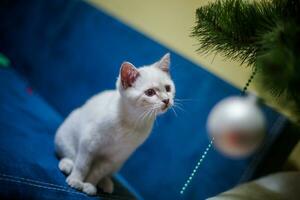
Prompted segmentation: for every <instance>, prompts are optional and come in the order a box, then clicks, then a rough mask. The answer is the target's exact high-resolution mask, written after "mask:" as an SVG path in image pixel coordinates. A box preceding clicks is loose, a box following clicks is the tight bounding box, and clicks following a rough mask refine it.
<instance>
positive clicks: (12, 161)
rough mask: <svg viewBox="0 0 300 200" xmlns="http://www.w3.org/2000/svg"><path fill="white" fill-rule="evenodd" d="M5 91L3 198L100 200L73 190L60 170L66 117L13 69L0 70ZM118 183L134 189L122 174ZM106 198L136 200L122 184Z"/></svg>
mask: <svg viewBox="0 0 300 200" xmlns="http://www.w3.org/2000/svg"><path fill="white" fill-rule="evenodd" d="M0 91H1V92H0V138H1V140H0V199H99V198H91V197H88V196H87V195H85V194H83V193H81V192H78V191H76V190H73V189H72V188H70V187H68V185H67V184H66V183H65V176H64V175H63V174H62V173H61V172H60V171H59V169H58V167H57V165H58V160H57V158H56V156H55V153H54V144H53V140H54V133H55V130H56V129H57V127H58V125H59V124H60V123H61V122H62V119H63V118H62V117H61V115H60V114H58V113H57V112H56V111H55V110H54V109H53V108H52V107H51V106H50V105H49V104H47V102H45V101H44V100H43V99H42V98H41V97H40V96H39V95H38V94H37V93H36V92H35V91H34V90H32V88H31V86H30V85H29V84H28V83H27V82H26V81H24V80H22V78H21V77H19V76H18V75H17V74H16V73H15V72H14V71H13V70H11V69H0ZM117 181H118V182H121V183H123V185H124V186H125V187H127V188H130V187H131V186H130V185H129V184H128V183H127V182H126V180H124V179H123V178H122V177H121V176H120V175H118V176H117ZM124 186H123V187H124ZM132 193H134V192H133V191H132ZM100 196H101V197H103V198H101V199H133V196H132V195H130V194H129V192H128V191H126V189H125V188H122V186H120V184H117V189H116V192H115V194H113V195H109V196H108V195H107V194H100Z"/></svg>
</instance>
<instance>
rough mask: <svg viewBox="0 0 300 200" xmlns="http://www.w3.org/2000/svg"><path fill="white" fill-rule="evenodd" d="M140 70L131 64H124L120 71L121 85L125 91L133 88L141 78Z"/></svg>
mask: <svg viewBox="0 0 300 200" xmlns="http://www.w3.org/2000/svg"><path fill="white" fill-rule="evenodd" d="M139 75H140V74H139V72H138V70H137V69H136V68H135V67H134V65H133V64H131V63H130V62H123V63H122V65H121V69H120V77H121V84H122V86H123V88H124V89H127V88H128V87H131V86H132V84H133V83H134V82H135V80H136V79H137V77H138V76H139Z"/></svg>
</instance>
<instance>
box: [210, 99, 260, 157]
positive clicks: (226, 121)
mask: <svg viewBox="0 0 300 200" xmlns="http://www.w3.org/2000/svg"><path fill="white" fill-rule="evenodd" d="M207 129H208V132H209V134H210V137H211V138H212V139H214V147H215V148H216V149H218V150H219V151H220V152H221V153H223V154H224V155H226V156H229V157H232V158H241V157H245V156H248V155H250V154H251V153H253V152H254V151H255V150H257V148H259V146H260V145H261V143H262V141H263V138H264V135H265V129H266V120H265V117H264V114H263V113H262V111H261V109H260V108H259V106H258V105H257V103H256V97H255V96H247V97H240V96H232V97H228V98H226V99H224V100H222V101H221V102H219V103H218V104H217V105H215V106H214V108H213V109H212V111H211V112H210V114H209V116H208V121H207Z"/></svg>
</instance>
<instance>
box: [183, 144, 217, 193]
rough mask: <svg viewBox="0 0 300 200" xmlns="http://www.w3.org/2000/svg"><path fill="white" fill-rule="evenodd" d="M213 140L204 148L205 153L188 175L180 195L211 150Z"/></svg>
mask: <svg viewBox="0 0 300 200" xmlns="http://www.w3.org/2000/svg"><path fill="white" fill-rule="evenodd" d="M213 141H214V138H212V140H211V141H210V143H209V144H208V146H207V147H206V149H205V151H204V152H203V153H202V155H201V157H200V159H199V161H198V162H197V164H196V166H195V168H194V169H193V171H192V173H191V174H190V176H189V177H188V179H187V180H186V182H185V184H184V185H183V186H182V188H181V190H180V194H183V193H184V191H185V190H186V188H187V187H188V186H189V184H190V183H191V181H192V179H193V177H194V176H195V174H196V173H197V170H198V168H199V166H200V165H201V163H202V162H203V160H204V159H205V157H206V155H207V153H208V151H209V150H210V149H211V147H212V144H213Z"/></svg>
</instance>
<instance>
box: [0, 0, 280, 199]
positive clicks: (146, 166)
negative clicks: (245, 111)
mask: <svg viewBox="0 0 300 200" xmlns="http://www.w3.org/2000/svg"><path fill="white" fill-rule="evenodd" d="M16 2H17V3H14V4H10V3H8V5H6V6H3V7H2V8H1V7H0V19H2V20H3V19H5V20H4V21H3V23H1V24H0V51H2V52H4V53H5V54H6V55H7V56H8V57H9V58H10V59H11V61H12V63H13V65H14V66H15V69H16V70H17V71H18V73H20V74H22V76H23V77H25V78H26V79H27V80H28V81H29V83H30V84H31V87H32V88H33V89H34V91H37V92H38V93H39V94H40V95H41V96H42V97H43V99H45V102H47V106H49V105H50V106H51V108H53V109H54V110H55V111H56V112H53V109H50V110H49V111H48V112H50V113H52V114H47V111H44V110H47V109H46V108H45V109H42V110H40V108H35V107H33V106H34V105H35V104H36V103H34V104H33V105H31V103H30V105H29V107H32V112H37V113H38V114H39V115H38V116H37V117H35V118H34V119H31V118H29V119H28V116H27V115H28V113H22V112H20V111H18V112H17V111H16V112H15V113H13V114H11V118H13V119H15V121H18V122H19V121H23V119H24V120H25V121H24V123H20V126H21V127H24V129H28V128H31V125H32V124H33V125H34V126H37V125H38V126H42V124H41V123H37V122H39V120H43V119H44V125H43V126H42V128H38V129H34V131H33V132H34V134H35V135H37V136H35V135H29V136H26V138H27V137H28V140H26V143H25V142H24V143H22V144H21V141H20V144H18V145H19V146H20V147H21V148H22V149H25V147H27V146H34V144H33V143H35V140H36V138H38V137H39V136H40V135H39V133H41V134H42V130H44V129H45V128H44V126H46V127H48V129H47V131H45V132H46V134H48V137H49V138H50V139H47V138H44V139H43V140H41V141H44V140H47V141H48V140H51V141H48V143H47V145H45V146H43V148H45V150H44V149H43V150H41V149H39V150H38V152H36V153H35V154H28V152H26V151H24V152H23V153H24V156H26V157H27V158H28V159H31V160H30V163H26V166H22V167H21V168H25V169H27V172H28V171H30V173H28V174H27V175H28V176H29V178H30V177H31V178H33V179H34V178H36V179H37V180H42V181H44V182H52V181H53V182H54V183H56V181H57V182H59V183H62V182H63V177H62V176H61V175H59V173H58V172H57V169H56V168H55V169H54V167H53V166H56V163H57V160H55V158H54V157H51V156H50V157H49V155H51V154H53V152H54V150H53V144H52V143H51V142H52V137H53V134H54V132H55V129H56V127H57V125H58V124H59V123H60V122H61V120H62V119H61V118H59V117H60V116H62V118H63V117H65V116H66V115H67V114H68V113H69V112H70V111H71V110H72V109H74V108H75V107H78V106H80V105H81V104H82V103H84V101H86V100H87V99H88V98H89V97H90V96H91V95H93V94H95V93H97V92H99V91H102V90H104V89H111V88H114V85H115V80H116V77H117V74H118V71H119V66H120V64H121V63H122V62H123V61H124V60H128V61H130V62H132V63H134V64H135V65H137V66H140V65H143V64H149V63H152V62H154V61H156V60H157V59H159V58H160V57H161V56H162V55H163V54H164V53H166V52H168V51H170V50H169V49H167V48H166V47H164V46H162V45H161V44H158V43H157V42H155V41H153V40H151V39H149V38H147V37H146V36H144V35H142V34H140V33H138V32H137V31H135V30H133V29H132V28H130V27H128V26H126V25H124V24H123V23H121V22H120V21H118V20H116V19H114V18H112V17H111V16H108V15H107V14H105V13H104V12H102V11H100V10H97V9H95V8H93V7H91V6H90V5H88V4H86V3H84V2H81V1H66V0H49V1H40V0H27V1H16ZM170 52H171V57H172V58H171V59H172V65H171V74H172V77H173V79H174V81H175V84H176V88H177V94H176V96H177V98H179V99H190V101H185V102H183V107H184V110H185V112H181V111H180V110H178V117H176V116H175V115H174V114H173V113H172V112H168V113H166V114H165V115H163V116H161V117H159V119H158V120H157V122H156V124H155V127H154V130H153V133H152V134H151V136H150V137H149V139H148V140H147V141H146V143H145V144H144V145H143V146H142V147H140V148H139V149H138V150H137V151H136V152H135V153H134V155H133V156H132V157H131V158H130V159H129V160H128V162H127V163H126V164H125V166H124V167H123V168H122V170H121V172H120V174H121V175H122V176H123V177H125V180H126V181H127V182H129V183H130V185H131V186H132V187H133V188H134V190H136V191H137V192H138V193H139V194H141V196H142V197H143V198H144V199H149V200H153V199H155V200H160V199H161V200H166V199H188V200H190V199H205V198H207V197H210V196H213V195H215V194H217V193H220V192H223V191H225V190H227V189H229V188H231V187H233V186H234V185H236V184H238V183H239V182H241V181H246V180H249V179H251V177H252V176H253V173H254V171H255V169H256V167H257V165H258V164H259V163H260V162H261V161H262V160H263V159H264V155H265V153H266V152H267V151H268V149H269V146H270V145H272V143H273V141H274V139H276V138H277V136H278V135H279V134H280V131H281V129H282V127H283V124H284V118H283V117H282V116H280V115H279V114H278V113H276V112H274V111H273V110H271V109H269V108H267V107H264V108H263V109H264V112H265V114H266V116H267V119H268V130H269V131H268V137H267V139H266V140H265V144H264V145H263V146H264V148H261V149H260V150H259V151H258V152H257V153H256V154H254V155H252V156H250V157H248V158H246V159H243V160H231V159H229V158H226V157H224V156H222V155H221V154H219V153H218V152H217V151H215V150H212V151H210V152H209V153H208V156H207V158H206V159H205V161H204V162H203V165H201V166H200V168H199V172H198V173H197V175H196V176H195V178H194V180H193V181H192V184H191V186H190V187H189V188H188V189H187V191H186V193H185V194H184V195H183V196H182V195H180V194H179V191H180V189H181V186H182V185H183V184H184V182H185V180H186V178H187V177H188V176H189V174H190V172H191V171H192V169H193V167H194V165H195V164H196V163H197V160H198V159H199V158H200V156H201V153H202V152H203V151H204V150H205V148H206V146H207V145H208V143H209V140H208V137H207V132H206V128H205V125H206V119H207V115H208V113H209V111H210V110H211V108H212V107H213V106H214V105H215V104H216V103H217V102H218V101H220V100H221V99H223V98H225V97H227V96H230V95H239V93H240V91H239V90H238V89H236V88H234V87H232V86H231V85H229V84H228V83H226V82H224V81H222V80H220V79H219V78H217V77H216V76H214V75H212V74H210V73H209V72H207V71H205V70H204V69H202V68H201V67H199V66H197V65H196V64H194V63H192V62H190V61H188V60H186V59H185V58H183V57H181V56H179V55H177V54H176V53H175V52H172V51H170ZM4 77H5V76H4ZM245 81H246V80H245ZM1 92H2V91H1ZM31 98H32V97H31ZM11 99H12V100H13V98H12V97H11V98H10V99H9V100H6V101H11ZM4 102H5V101H4ZM28 102H29V100H28ZM27 109H29V108H27ZM51 110H52V111H51ZM41 111H42V113H43V114H42V113H41ZM19 112H20V113H19ZM44 114H45V115H44ZM40 115H42V116H41V119H40V118H39V117H40ZM14 116H16V117H14ZM29 116H34V115H32V114H29ZM51 116H52V118H51ZM50 119H51V120H50ZM1 120H2V121H4V122H5V123H4V124H6V123H7V121H6V120H7V119H6V114H5V115H1ZM26 120H31V123H29V124H30V126H29V125H26V124H27V123H25V122H26ZM35 120H36V121H35ZM9 127H10V126H7V125H5V126H4V127H1V129H2V130H1V134H2V132H4V131H5V133H6V132H8V133H9V131H8V130H9ZM18 127H19V125H18V126H14V128H15V129H16V130H15V131H13V134H17V135H16V137H22V133H18V131H17V130H18ZM20 134H21V135H20ZM44 134H45V133H44ZM32 140H34V141H32ZM9 142H10V143H11V144H13V142H12V141H8V142H7V144H8V143H9ZM27 143H28V144H27ZM13 151H15V149H14V148H12V149H9V150H7V152H8V153H9V152H13ZM36 154H37V155H40V156H39V157H38V158H36V157H35V156H34V155H36ZM3 155H4V154H3ZM282 156H285V155H282ZM2 157H5V156H2V155H1V164H2V163H9V162H8V160H7V159H2ZM43 159H49V162H47V163H48V164H51V166H52V167H53V168H51V169H48V168H45V170H44V171H43V172H42V173H43V176H39V170H37V169H35V167H34V166H35V165H38V166H39V165H40V163H41V160H43ZM20 162H22V161H20ZM12 165H13V164H12ZM17 165H18V167H20V165H19V164H17ZM4 166H5V165H4ZM18 167H16V169H19V168H18ZM46 167H48V165H47V166H46ZM7 168H8V166H7V167H2V168H1V169H2V170H7ZM9 168H10V166H9ZM51 170H52V171H51ZM18 171H20V170H18ZM0 172H1V171H0ZM54 173H57V174H56V175H55V174H54ZM14 176H23V173H22V172H16V173H14ZM17 186H18V185H17ZM17 186H16V185H15V186H12V187H9V186H8V185H6V186H5V187H9V188H10V189H9V190H8V189H7V190H6V189H5V190H1V193H2V194H3V193H4V192H5V191H10V192H12V191H15V190H18V191H20V190H22V189H20V187H17ZM68 190H69V188H68ZM30 192H32V193H34V191H33V190H31V191H30ZM76 194H77V193H76ZM0 195H1V194H0ZM72 195H73V194H72ZM54 196H55V195H54ZM54 196H53V197H54ZM57 198H64V195H62V194H61V196H58V197H57Z"/></svg>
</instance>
